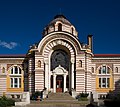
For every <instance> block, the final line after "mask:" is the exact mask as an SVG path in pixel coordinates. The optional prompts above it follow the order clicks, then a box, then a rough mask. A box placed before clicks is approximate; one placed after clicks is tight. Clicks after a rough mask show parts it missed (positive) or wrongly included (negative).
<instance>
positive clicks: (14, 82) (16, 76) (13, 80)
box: [10, 65, 22, 88]
mask: <svg viewBox="0 0 120 107" xmlns="http://www.w3.org/2000/svg"><path fill="white" fill-rule="evenodd" d="M21 76H22V69H21V68H20V67H19V66H17V65H16V66H13V67H12V68H11V69H10V88H21V82H22V81H21Z"/></svg>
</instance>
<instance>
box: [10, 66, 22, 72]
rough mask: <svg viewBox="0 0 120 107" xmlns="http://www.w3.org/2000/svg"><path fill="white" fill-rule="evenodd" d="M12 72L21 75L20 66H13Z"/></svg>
mask: <svg viewBox="0 0 120 107" xmlns="http://www.w3.org/2000/svg"><path fill="white" fill-rule="evenodd" d="M10 71H11V72H10V74H21V68H20V67H19V66H13V67H12V68H11V70H10Z"/></svg>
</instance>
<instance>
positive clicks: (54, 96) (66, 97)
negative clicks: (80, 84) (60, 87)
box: [45, 93, 76, 101]
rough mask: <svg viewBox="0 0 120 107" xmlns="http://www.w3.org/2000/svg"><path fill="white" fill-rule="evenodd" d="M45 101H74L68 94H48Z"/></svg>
mask: <svg viewBox="0 0 120 107" xmlns="http://www.w3.org/2000/svg"><path fill="white" fill-rule="evenodd" d="M45 100H54V101H55V100H59V101H60V100H74V101H75V100H76V99H74V98H73V97H72V96H71V95H70V94H69V93H50V94H49V95H48V98H46V99H45Z"/></svg>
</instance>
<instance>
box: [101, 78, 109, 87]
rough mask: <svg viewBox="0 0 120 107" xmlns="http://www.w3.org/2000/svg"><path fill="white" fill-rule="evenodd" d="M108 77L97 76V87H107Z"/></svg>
mask: <svg viewBox="0 0 120 107" xmlns="http://www.w3.org/2000/svg"><path fill="white" fill-rule="evenodd" d="M109 87H110V78H99V88H109Z"/></svg>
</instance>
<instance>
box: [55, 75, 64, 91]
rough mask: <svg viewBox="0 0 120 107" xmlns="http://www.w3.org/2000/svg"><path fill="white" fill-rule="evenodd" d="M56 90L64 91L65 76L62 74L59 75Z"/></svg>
mask: <svg viewBox="0 0 120 107" xmlns="http://www.w3.org/2000/svg"><path fill="white" fill-rule="evenodd" d="M56 92H63V76H62V75H57V78H56Z"/></svg>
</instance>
